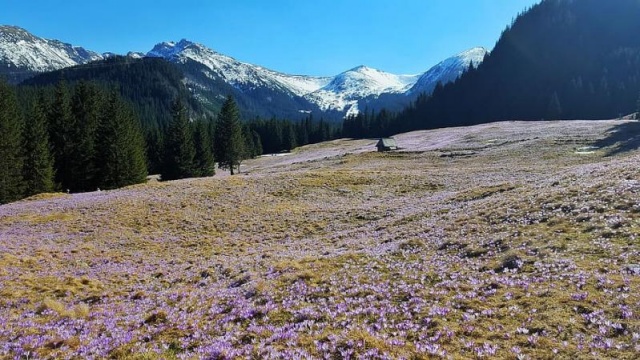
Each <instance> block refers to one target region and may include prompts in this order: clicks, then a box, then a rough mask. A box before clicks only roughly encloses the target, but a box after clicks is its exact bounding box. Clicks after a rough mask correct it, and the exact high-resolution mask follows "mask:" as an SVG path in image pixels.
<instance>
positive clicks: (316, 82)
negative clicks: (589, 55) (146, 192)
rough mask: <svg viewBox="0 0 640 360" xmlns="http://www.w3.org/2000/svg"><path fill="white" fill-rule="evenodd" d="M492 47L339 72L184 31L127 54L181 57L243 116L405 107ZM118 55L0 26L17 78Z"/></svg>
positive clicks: (199, 83)
mask: <svg viewBox="0 0 640 360" xmlns="http://www.w3.org/2000/svg"><path fill="white" fill-rule="evenodd" d="M487 54H488V52H487V50H485V49H484V48H479V47H478V48H473V49H470V50H468V51H465V52H462V53H460V54H457V55H455V56H452V57H450V58H448V59H446V60H444V61H442V62H441V63H439V64H437V65H436V66H433V67H432V68H430V69H429V70H427V71H425V72H424V73H421V74H415V75H396V74H391V73H388V72H384V71H381V70H377V69H373V68H370V67H367V66H358V67H355V68H353V69H350V70H347V71H345V72H343V73H340V74H338V75H336V76H333V77H314V76H304V75H289V74H284V73H281V72H277V71H273V70H270V69H267V68H264V67H262V66H258V65H253V64H249V63H246V62H241V61H238V60H236V59H234V58H232V57H230V56H227V55H224V54H220V53H218V52H216V51H214V50H212V49H210V48H208V47H206V46H204V45H202V44H198V43H194V42H191V41H188V40H186V39H183V40H181V41H179V42H162V43H159V44H157V45H156V46H154V47H153V49H152V50H150V51H149V52H147V53H140V52H129V53H128V54H127V56H128V57H130V58H134V59H138V58H143V57H154V58H162V59H165V60H167V61H169V62H171V63H173V64H175V65H176V66H177V67H178V68H180V70H181V71H182V73H183V74H184V82H185V84H186V85H187V87H188V89H189V91H190V92H191V93H192V95H193V96H194V97H195V98H196V99H198V100H199V101H200V102H202V104H203V105H204V106H205V107H207V108H209V109H211V110H214V111H215V110H217V108H219V105H220V103H221V101H222V99H224V97H225V96H226V95H228V94H229V93H232V94H233V95H234V96H235V97H236V99H237V100H238V103H239V104H240V105H241V107H242V108H243V110H244V111H243V113H244V115H245V116H278V117H288V118H300V117H304V116H307V115H308V114H317V115H318V116H320V117H325V118H328V119H341V118H343V117H345V116H349V115H355V114H357V113H358V112H360V111H362V110H364V109H365V108H367V109H370V110H380V109H381V108H387V109H390V110H400V109H402V108H403V107H405V106H406V105H408V104H409V103H410V102H411V101H413V100H414V99H415V98H416V97H417V96H418V95H419V94H421V93H431V92H432V91H433V90H434V88H435V87H436V85H437V84H438V83H448V82H451V81H453V80H455V79H457V78H458V77H460V75H462V74H463V73H464V72H466V71H467V70H468V69H469V67H470V66H472V65H473V66H478V65H479V64H480V63H481V62H482V61H483V59H484V58H485V56H486V55H487ZM113 56H117V54H114V53H103V54H99V53H97V52H94V51H90V50H87V49H85V48H83V47H79V46H74V45H71V44H67V43H64V42H61V41H59V40H48V39H43V38H40V37H38V36H35V35H33V34H31V33H29V32H28V31H27V30H24V29H22V28H19V27H16V26H0V75H4V76H5V77H6V78H7V79H8V80H9V81H10V82H12V83H20V82H21V81H23V80H25V79H28V78H30V77H33V76H35V75H38V74H40V73H44V72H49V71H54V70H59V69H66V68H69V67H73V66H76V65H81V64H87V63H91V62H95V61H100V60H104V59H108V58H110V57H113Z"/></svg>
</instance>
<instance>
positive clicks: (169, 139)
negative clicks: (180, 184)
mask: <svg viewBox="0 0 640 360" xmlns="http://www.w3.org/2000/svg"><path fill="white" fill-rule="evenodd" d="M195 155H196V150H195V146H194V143H193V133H192V131H191V126H190V124H189V119H188V118H187V111H186V108H185V106H184V105H183V103H182V101H181V100H180V98H177V99H176V100H175V101H174V102H173V106H172V120H171V124H169V128H168V129H167V133H166V135H165V151H164V161H163V166H162V173H161V177H162V180H176V179H184V178H188V177H193V176H194V175H195V174H196V171H195V162H194V159H195Z"/></svg>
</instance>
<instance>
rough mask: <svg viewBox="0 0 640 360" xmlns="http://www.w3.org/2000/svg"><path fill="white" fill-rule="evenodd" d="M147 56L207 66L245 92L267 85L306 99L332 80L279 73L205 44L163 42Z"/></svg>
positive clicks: (185, 41)
mask: <svg viewBox="0 0 640 360" xmlns="http://www.w3.org/2000/svg"><path fill="white" fill-rule="evenodd" d="M147 56H151V57H162V58H165V59H168V60H170V61H174V62H180V63H184V62H185V61H186V60H187V59H190V60H193V61H195V62H198V63H200V64H203V65H204V66H206V67H207V68H208V69H209V70H211V71H212V72H213V73H214V74H215V75H217V76H218V77H220V78H222V79H223V80H225V81H226V82H227V83H229V84H231V85H233V86H235V87H237V88H240V89H245V90H247V89H248V90H251V89H255V88H258V87H261V86H264V87H269V88H272V89H277V90H282V91H289V92H291V93H292V94H293V95H297V96H303V95H305V94H307V93H309V92H311V91H314V90H316V89H318V88H320V87H322V86H324V85H326V84H327V83H328V82H329V81H330V80H331V79H330V78H323V77H313V76H302V75H287V74H283V73H279V72H276V71H272V70H269V69H266V68H263V67H261V66H256V65H252V64H248V63H244V62H240V61H238V60H236V59H234V58H232V57H230V56H226V55H223V54H220V53H218V52H216V51H213V50H211V49H209V48H207V47H206V46H204V45H201V44H197V43H194V42H191V41H188V40H185V39H183V40H181V41H180V42H178V43H175V42H163V43H160V44H158V45H156V46H155V47H154V48H153V49H152V50H151V51H149V52H148V53H147Z"/></svg>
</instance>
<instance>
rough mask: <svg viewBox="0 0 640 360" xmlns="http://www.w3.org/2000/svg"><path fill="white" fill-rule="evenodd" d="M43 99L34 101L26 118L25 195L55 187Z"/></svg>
mask: <svg viewBox="0 0 640 360" xmlns="http://www.w3.org/2000/svg"><path fill="white" fill-rule="evenodd" d="M43 102H44V100H43V99H40V100H38V101H34V102H33V103H32V106H31V110H30V112H29V113H28V115H27V117H26V120H25V130H24V145H23V146H24V155H25V156H24V171H23V174H24V183H25V196H31V195H35V194H39V193H44V192H52V191H53V189H54V185H55V182H54V170H53V158H52V156H51V147H50V145H49V132H48V129H47V117H46V115H45V110H44V108H43Z"/></svg>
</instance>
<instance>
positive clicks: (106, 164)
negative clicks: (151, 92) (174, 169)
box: [96, 91, 147, 189]
mask: <svg viewBox="0 0 640 360" xmlns="http://www.w3.org/2000/svg"><path fill="white" fill-rule="evenodd" d="M97 133H98V141H97V156H96V159H97V161H98V163H99V164H100V170H99V172H98V175H99V176H98V181H97V183H98V186H100V187H102V188H107V189H113V188H118V187H122V186H127V185H132V184H137V183H141V182H143V181H144V180H145V178H146V176H147V167H146V163H145V153H144V149H145V145H144V138H143V137H142V132H141V131H140V124H139V123H138V122H137V120H136V118H135V116H134V115H133V112H132V111H131V110H130V109H127V108H125V106H124V104H123V103H122V101H121V100H120V98H119V96H118V94H117V93H116V92H115V91H111V92H110V94H109V95H108V99H107V101H106V104H105V105H104V108H103V110H102V114H101V118H100V123H99V124H98V130H97Z"/></svg>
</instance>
